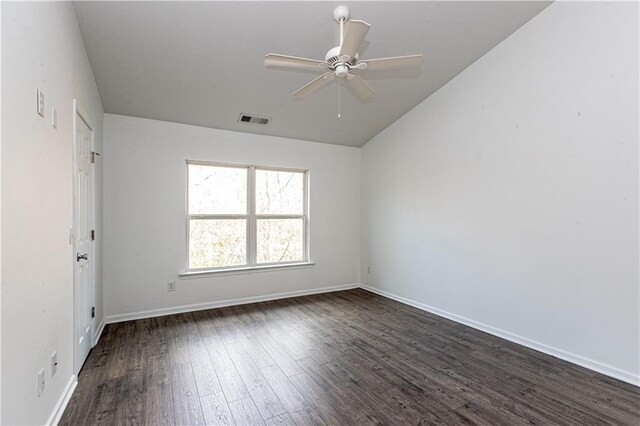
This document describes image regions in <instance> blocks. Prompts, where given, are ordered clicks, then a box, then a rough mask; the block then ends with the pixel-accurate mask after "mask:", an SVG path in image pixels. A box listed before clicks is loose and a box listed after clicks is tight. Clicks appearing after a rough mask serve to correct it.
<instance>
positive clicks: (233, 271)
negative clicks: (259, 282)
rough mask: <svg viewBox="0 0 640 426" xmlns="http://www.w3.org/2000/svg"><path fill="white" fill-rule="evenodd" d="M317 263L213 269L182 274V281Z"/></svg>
mask: <svg viewBox="0 0 640 426" xmlns="http://www.w3.org/2000/svg"><path fill="white" fill-rule="evenodd" d="M313 265H315V262H300V263H285V264H282V265H264V266H243V267H241V268H226V269H211V270H207V271H191V272H180V273H179V274H178V277H179V278H180V279H181V280H188V279H193V278H204V277H208V276H219V275H236V274H254V273H257V272H268V271H280V270H282V269H299V268H310V267H312V266H313Z"/></svg>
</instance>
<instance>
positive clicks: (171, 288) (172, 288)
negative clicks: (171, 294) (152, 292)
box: [167, 281, 176, 291]
mask: <svg viewBox="0 0 640 426" xmlns="http://www.w3.org/2000/svg"><path fill="white" fill-rule="evenodd" d="M167 291H176V282H175V281H169V283H168V285H167Z"/></svg>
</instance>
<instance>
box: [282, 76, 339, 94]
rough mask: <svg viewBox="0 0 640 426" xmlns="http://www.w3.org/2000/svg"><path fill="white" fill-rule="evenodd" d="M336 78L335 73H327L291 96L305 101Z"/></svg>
mask: <svg viewBox="0 0 640 426" xmlns="http://www.w3.org/2000/svg"><path fill="white" fill-rule="evenodd" d="M335 77H336V74H335V73H334V72H333V71H329V72H326V73H324V74H322V75H321V76H320V77H318V78H316V79H314V80H311V81H310V82H309V83H307V84H305V85H304V86H302V87H301V88H299V89H298V90H296V91H295V92H293V93H292V94H291V96H293V97H294V98H297V99H304V98H306V97H307V96H309V95H312V94H314V93H316V92H317V91H318V90H320V89H322V88H323V87H325V86H326V85H327V84H329V83H331V82H332V81H333V79H334V78H335Z"/></svg>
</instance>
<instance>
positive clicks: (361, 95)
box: [345, 74, 376, 102]
mask: <svg viewBox="0 0 640 426" xmlns="http://www.w3.org/2000/svg"><path fill="white" fill-rule="evenodd" d="M354 75H355V77H354V78H352V79H347V80H346V82H345V84H346V86H347V89H349V91H350V92H351V94H352V95H353V96H355V97H356V98H357V99H358V100H360V101H362V102H369V101H372V100H373V98H375V96H376V95H375V93H373V90H371V87H369V85H368V84H367V83H366V82H365V81H364V80H363V79H362V77H360V76H359V75H357V74H354Z"/></svg>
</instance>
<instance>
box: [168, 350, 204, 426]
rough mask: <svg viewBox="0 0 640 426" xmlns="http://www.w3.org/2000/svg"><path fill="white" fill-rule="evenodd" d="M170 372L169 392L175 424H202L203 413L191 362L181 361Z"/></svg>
mask: <svg viewBox="0 0 640 426" xmlns="http://www.w3.org/2000/svg"><path fill="white" fill-rule="evenodd" d="M171 373H172V374H171V382H172V388H171V391H172V392H171V393H172V395H173V407H174V416H175V421H176V424H179V425H203V424H204V415H203V413H202V406H201V405H200V398H199V397H198V391H197V388H196V381H195V379H194V377H193V370H192V368H191V364H190V363H188V362H183V363H180V364H176V365H173V366H172V367H171Z"/></svg>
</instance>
